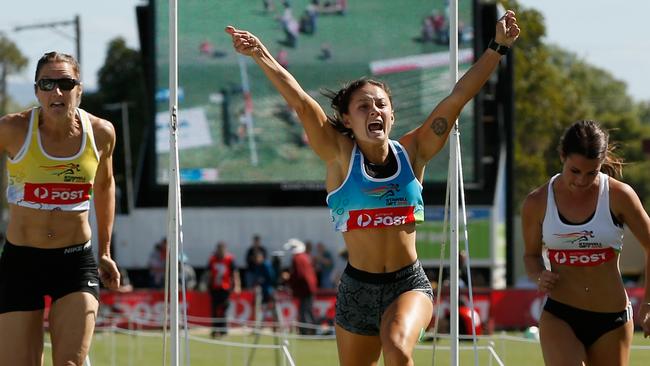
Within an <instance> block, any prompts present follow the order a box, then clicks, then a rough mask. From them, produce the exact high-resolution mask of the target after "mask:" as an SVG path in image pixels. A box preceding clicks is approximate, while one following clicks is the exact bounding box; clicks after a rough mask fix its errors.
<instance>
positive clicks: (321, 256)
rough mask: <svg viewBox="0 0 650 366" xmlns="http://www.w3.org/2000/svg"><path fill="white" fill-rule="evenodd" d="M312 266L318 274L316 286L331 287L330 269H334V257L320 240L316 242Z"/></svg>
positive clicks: (332, 285)
mask: <svg viewBox="0 0 650 366" xmlns="http://www.w3.org/2000/svg"><path fill="white" fill-rule="evenodd" d="M312 258H313V259H314V268H315V269H316V275H317V276H318V287H321V288H333V287H334V284H333V283H332V270H333V269H334V257H332V253H331V252H330V251H329V250H328V249H327V247H326V246H325V244H323V243H322V242H318V243H316V253H314V255H313V256H312Z"/></svg>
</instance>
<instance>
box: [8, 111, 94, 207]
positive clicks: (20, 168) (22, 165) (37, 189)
mask: <svg viewBox="0 0 650 366" xmlns="http://www.w3.org/2000/svg"><path fill="white" fill-rule="evenodd" d="M38 115H39V108H34V109H32V113H31V117H30V120H29V130H28V133H27V136H26V137H25V142H24V143H23V146H22V147H21V149H20V150H19V152H18V154H16V156H15V157H14V158H13V159H11V158H9V159H7V175H8V178H9V179H8V184H7V202H9V203H11V204H14V205H18V206H22V207H29V208H35V209H41V210H62V211H86V210H88V209H89V207H90V197H91V196H92V190H93V182H94V180H95V173H96V172H97V166H98V165H99V153H98V152H97V147H96V146H95V138H94V135H93V129H92V126H91V124H90V118H89V117H88V113H86V111H84V110H82V109H79V108H77V115H78V117H79V119H80V121H81V127H82V130H83V132H82V138H81V148H80V149H79V151H78V152H77V153H76V154H75V155H73V156H70V157H54V156H51V155H49V154H48V153H47V152H45V150H44V149H43V145H42V144H41V136H40V133H39V129H38Z"/></svg>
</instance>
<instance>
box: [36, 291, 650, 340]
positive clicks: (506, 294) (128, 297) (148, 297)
mask: <svg viewBox="0 0 650 366" xmlns="http://www.w3.org/2000/svg"><path fill="white" fill-rule="evenodd" d="M643 291H644V290H643V288H640V287H639V288H627V293H628V296H629V297H630V302H631V303H632V308H633V311H634V314H636V313H637V311H638V309H639V304H640V303H641V302H642V300H643ZM444 296H445V297H446V296H447V295H446V294H445V295H444ZM445 297H443V302H442V304H441V311H440V314H442V315H443V316H446V315H447V314H448V313H449V304H448V302H447V301H446V298H445ZM459 301H460V303H465V304H468V303H469V298H468V296H467V294H466V293H461V295H460V299H459ZM335 302H336V294H335V292H333V291H331V290H328V291H326V290H321V291H320V292H319V293H318V294H317V295H316V298H315V299H314V315H315V316H316V318H317V319H323V320H324V321H328V322H332V323H333V321H334V316H335V315H334V311H335ZM230 303H231V306H230V308H229V310H228V314H227V317H228V319H230V321H231V323H232V324H233V325H236V324H241V323H244V322H250V321H253V320H255V294H254V292H252V291H242V292H241V293H239V294H234V293H233V294H232V295H231V297H230ZM543 304H544V296H543V294H542V293H540V292H538V291H536V290H529V289H507V290H492V291H491V290H489V289H479V290H476V291H475V293H474V308H475V309H476V311H477V312H478V313H479V316H480V319H481V323H483V324H484V325H486V326H487V328H488V331H491V330H493V329H523V328H526V327H529V326H531V325H537V322H538V320H539V316H540V315H541V312H542V306H543ZM47 306H49V301H48V302H47ZM180 306H181V307H186V308H187V314H188V318H189V320H190V322H191V323H198V324H204V325H209V323H210V320H209V318H210V317H211V311H210V295H209V294H208V293H207V292H199V291H188V292H187V301H186V302H185V303H183V302H181V303H180ZM276 306H277V308H278V310H280V312H281V314H282V318H283V320H284V321H294V320H297V318H298V303H297V301H296V300H295V299H293V298H291V297H290V295H289V294H287V293H286V292H281V291H280V292H277V294H276ZM99 309H100V315H99V319H98V325H108V324H116V325H118V326H128V325H129V324H130V325H131V326H134V325H135V324H138V326H145V327H147V326H151V327H157V326H160V324H161V319H162V318H163V310H164V293H163V292H162V291H159V290H137V291H133V292H129V293H116V292H109V291H102V293H101V304H100V308H99ZM46 314H47V312H46ZM434 314H435V312H434ZM273 320H274V319H273V313H272V312H270V311H267V312H265V313H264V321H273ZM635 324H636V325H639V321H638V319H636V318H635Z"/></svg>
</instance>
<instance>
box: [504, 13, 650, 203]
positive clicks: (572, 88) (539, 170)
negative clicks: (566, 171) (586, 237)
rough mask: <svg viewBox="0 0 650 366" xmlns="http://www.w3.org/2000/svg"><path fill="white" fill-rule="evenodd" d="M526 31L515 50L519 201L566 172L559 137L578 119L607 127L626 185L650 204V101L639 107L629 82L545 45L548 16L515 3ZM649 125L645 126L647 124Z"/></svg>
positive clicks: (517, 194)
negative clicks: (649, 144)
mask: <svg viewBox="0 0 650 366" xmlns="http://www.w3.org/2000/svg"><path fill="white" fill-rule="evenodd" d="M506 6H507V7H509V8H511V7H512V8H514V9H515V11H516V13H517V19H518V22H519V23H520V25H521V26H522V29H524V31H523V32H522V34H521V36H520V39H519V40H518V41H517V45H516V47H515V65H514V70H515V71H514V73H515V77H514V79H515V83H514V84H515V86H514V88H515V96H516V97H515V98H516V99H515V168H514V169H515V172H514V176H515V177H516V179H515V202H523V200H524V198H525V196H526V194H527V193H528V192H529V191H530V190H531V189H532V188H534V187H537V186H539V185H541V184H543V183H544V182H545V181H546V180H547V179H548V178H549V176H551V175H552V174H554V173H556V172H558V171H559V170H560V168H561V163H560V159H559V156H558V153H557V150H556V149H557V145H558V143H559V137H560V135H561V134H562V132H563V131H564V129H565V128H566V127H567V126H568V125H569V124H571V123H572V122H575V121H577V120H582V119H591V120H596V121H599V122H601V123H602V125H603V126H604V127H605V128H607V129H608V130H609V132H610V141H612V142H615V143H616V144H617V146H618V154H619V156H621V157H623V158H624V160H625V161H626V162H628V163H629V164H628V165H627V166H626V167H625V169H624V173H625V181H626V182H627V183H629V184H630V185H632V186H633V187H634V188H635V190H636V191H637V192H638V193H639V195H640V197H641V199H642V201H643V202H647V203H648V204H650V180H649V179H648V178H649V177H650V173H647V172H649V171H650V163H646V162H645V157H644V154H643V151H642V140H643V138H644V137H646V138H647V137H649V136H650V120H649V119H650V117H649V116H650V108H649V107H648V103H646V104H644V103H639V104H635V103H634V101H633V100H632V98H631V97H630V96H629V95H628V94H627V86H626V85H625V83H624V82H622V81H619V80H616V79H615V78H614V77H613V76H612V75H611V74H610V73H609V72H607V71H605V70H602V69H600V68H597V67H595V66H593V65H590V64H589V63H587V62H586V61H584V60H582V59H580V58H579V57H577V56H576V55H575V54H574V53H572V52H570V51H567V50H564V49H562V48H560V47H557V46H554V45H547V44H545V43H544V42H543V37H544V35H545V33H546V29H545V26H544V18H543V16H542V15H541V14H540V13H539V12H538V11H537V10H534V9H522V8H520V7H519V6H518V4H516V2H514V1H510V2H509V4H507V5H506ZM642 122H645V123H642Z"/></svg>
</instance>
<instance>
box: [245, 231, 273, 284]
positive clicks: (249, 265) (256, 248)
mask: <svg viewBox="0 0 650 366" xmlns="http://www.w3.org/2000/svg"><path fill="white" fill-rule="evenodd" d="M258 252H259V253H262V258H263V259H267V258H268V257H267V251H266V248H265V247H264V246H263V245H262V239H261V238H260V235H259V234H255V235H253V242H252V243H251V246H250V247H249V248H248V250H247V251H246V283H245V284H244V286H245V287H254V286H255V281H254V280H253V270H254V268H255V267H256V261H255V257H256V255H257V253H258Z"/></svg>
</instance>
